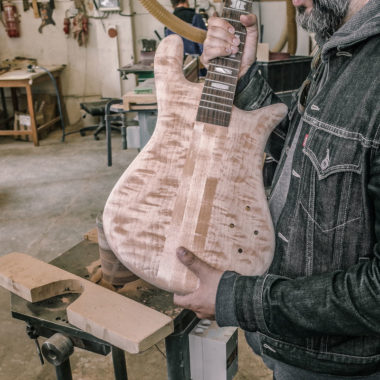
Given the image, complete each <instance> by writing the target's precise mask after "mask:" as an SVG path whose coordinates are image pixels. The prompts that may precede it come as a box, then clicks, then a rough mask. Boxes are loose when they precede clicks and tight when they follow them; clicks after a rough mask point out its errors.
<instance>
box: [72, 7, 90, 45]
mask: <svg viewBox="0 0 380 380" xmlns="http://www.w3.org/2000/svg"><path fill="white" fill-rule="evenodd" d="M73 34H74V38H75V39H76V40H77V41H78V45H79V46H82V45H86V43H87V39H88V18H87V16H86V15H85V14H84V13H83V12H81V11H79V12H78V14H77V15H76V16H75V17H74V20H73Z"/></svg>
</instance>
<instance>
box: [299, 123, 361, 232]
mask: <svg viewBox="0 0 380 380" xmlns="http://www.w3.org/2000/svg"><path fill="white" fill-rule="evenodd" d="M303 153H304V155H305V163H304V169H303V171H304V175H303V177H304V183H303V186H302V191H301V196H300V203H301V206H302V208H303V209H304V211H305V212H306V213H307V214H308V216H309V217H310V218H312V219H313V220H314V222H315V223H316V224H317V226H318V227H319V229H320V230H321V232H329V231H331V230H333V229H336V228H338V227H344V225H345V224H347V223H350V222H353V221H354V220H358V219H360V217H361V214H362V210H361V208H360V207H358V205H361V204H362V189H361V173H362V160H363V147H362V144H361V143H360V141H358V140H355V139H349V138H346V137H345V136H344V134H342V135H341V136H339V135H337V134H335V133H331V132H330V131H328V130H324V129H317V128H314V129H312V130H311V132H310V135H309V136H308V138H307V141H306V143H305V146H304V149H303ZM316 200H318V202H317V201H316Z"/></svg>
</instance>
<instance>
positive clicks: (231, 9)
mask: <svg viewBox="0 0 380 380" xmlns="http://www.w3.org/2000/svg"><path fill="white" fill-rule="evenodd" d="M224 9H229V10H230V11H235V12H240V13H245V14H246V15H248V14H249V12H247V11H243V10H241V9H239V10H237V9H235V8H230V7H224Z"/></svg>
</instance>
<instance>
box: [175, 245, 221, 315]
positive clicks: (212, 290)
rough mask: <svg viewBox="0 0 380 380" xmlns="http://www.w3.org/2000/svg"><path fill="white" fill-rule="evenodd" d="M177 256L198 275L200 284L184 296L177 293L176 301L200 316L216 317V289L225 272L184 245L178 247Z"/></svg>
mask: <svg viewBox="0 0 380 380" xmlns="http://www.w3.org/2000/svg"><path fill="white" fill-rule="evenodd" d="M177 257H178V259H179V260H180V261H181V262H182V264H184V265H186V266H187V267H188V268H189V269H190V270H191V271H192V272H193V273H194V274H195V275H196V276H198V278H199V281H200V284H199V287H198V289H196V290H194V291H193V292H192V293H189V294H186V295H184V296H181V295H178V294H175V295H174V303H175V304H177V305H179V306H182V307H183V308H185V309H190V310H193V311H194V312H195V313H196V315H197V317H198V318H201V319H202V318H207V319H215V300H216V291H217V289H218V284H219V281H220V278H221V277H222V274H223V272H221V271H219V270H217V269H214V268H213V267H211V266H210V265H208V264H207V263H205V262H204V261H202V260H200V259H198V258H197V257H196V256H195V255H194V254H193V253H192V252H190V251H188V250H187V249H186V248H183V247H180V248H178V249H177Z"/></svg>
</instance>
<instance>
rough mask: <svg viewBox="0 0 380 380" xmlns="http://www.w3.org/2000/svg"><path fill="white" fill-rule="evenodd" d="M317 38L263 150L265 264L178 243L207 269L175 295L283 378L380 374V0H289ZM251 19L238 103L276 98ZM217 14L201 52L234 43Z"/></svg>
mask: <svg viewBox="0 0 380 380" xmlns="http://www.w3.org/2000/svg"><path fill="white" fill-rule="evenodd" d="M293 4H294V5H295V6H296V7H297V13H298V16H297V17H298V22H299V23H300V25H301V26H302V27H304V28H306V29H307V30H309V31H311V32H314V33H315V34H316V40H317V42H318V44H319V46H320V50H319V53H318V54H317V55H316V57H315V58H314V61H313V64H312V72H311V74H310V76H309V77H308V80H307V81H306V82H305V83H304V85H303V86H302V88H301V90H300V92H299V94H298V97H297V99H296V100H295V102H294V104H293V105H292V106H291V107H290V110H289V113H288V116H287V118H286V120H284V121H283V122H282V123H281V125H279V126H278V127H277V128H276V130H275V131H274V133H273V134H272V136H271V137H270V139H269V141H268V144H267V150H268V152H269V153H270V154H271V155H272V156H273V157H274V158H275V159H277V160H279V164H278V168H277V171H276V174H275V178H274V181H273V184H272V193H271V196H270V199H269V205H270V210H271V214H272V219H273V223H274V226H275V232H276V249H275V255H274V259H273V262H272V265H271V267H270V268H269V270H268V273H266V274H265V275H263V276H241V275H239V274H237V273H234V272H225V273H221V272H220V271H218V270H215V269H213V268H211V267H210V266H208V265H207V264H205V263H204V262H202V261H201V260H199V259H198V258H196V257H195V256H194V255H193V254H192V253H191V252H189V251H187V250H186V249H185V248H183V247H181V248H179V249H178V250H177V256H178V258H179V260H181V261H182V262H183V263H184V264H185V265H187V266H188V267H189V268H190V269H191V270H192V271H193V272H194V273H195V274H196V275H197V276H198V277H199V279H200V286H199V288H198V289H197V290H196V291H194V292H193V293H191V294H188V295H182V296H180V295H175V302H176V303H178V304H179V305H181V306H183V307H186V308H189V309H193V310H194V311H195V312H196V313H197V315H198V316H199V317H201V318H213V317H214V316H215V318H216V320H217V322H218V324H219V325H221V326H226V325H229V326H231V325H232V326H239V327H241V328H242V329H244V330H245V331H246V332H247V333H246V337H247V340H248V342H249V344H250V345H251V347H252V348H253V349H254V351H255V352H256V353H258V354H259V355H261V356H262V358H263V360H264V362H265V363H266V364H267V365H268V366H269V367H270V368H271V369H272V370H273V373H274V378H275V379H276V380H314V379H315V380H320V379H330V380H331V379H345V378H346V379H347V378H350V379H353V378H354V379H380V102H379V96H380V79H379V74H380V1H379V0H293ZM241 22H242V24H243V25H244V26H246V28H247V40H246V45H245V50H244V54H243V57H242V68H241V72H240V80H239V83H238V87H237V94H236V98H235V104H236V105H237V106H238V107H240V108H243V109H246V110H253V109H257V108H260V107H263V106H266V105H269V104H271V103H276V102H278V101H279V100H278V99H277V97H276V96H275V95H274V94H273V92H272V91H271V89H270V88H269V86H268V84H267V83H266V82H265V81H264V80H263V79H262V78H261V77H260V75H259V73H258V71H257V66H256V65H255V63H254V62H255V57H256V44H257V24H256V18H255V17H254V16H253V15H247V16H242V17H241ZM238 45H239V40H238V39H237V38H236V37H235V35H234V30H233V27H232V26H231V25H230V24H228V23H227V22H226V21H225V20H222V19H216V18H212V19H210V21H209V31H208V35H207V39H206V41H205V44H204V53H203V56H202V59H203V63H204V64H205V65H207V64H208V62H209V61H210V59H212V58H214V57H216V56H222V55H228V54H231V53H236V52H237V46H238Z"/></svg>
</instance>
